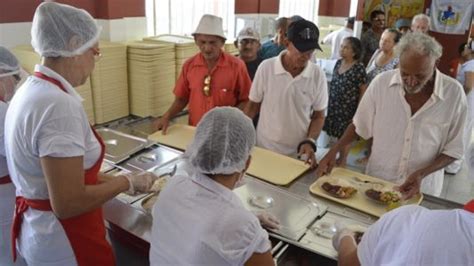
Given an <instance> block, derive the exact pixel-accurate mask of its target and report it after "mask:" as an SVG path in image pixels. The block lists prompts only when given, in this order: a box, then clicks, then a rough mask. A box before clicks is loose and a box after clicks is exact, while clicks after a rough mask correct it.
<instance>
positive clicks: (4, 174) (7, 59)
mask: <svg viewBox="0 0 474 266" xmlns="http://www.w3.org/2000/svg"><path fill="white" fill-rule="evenodd" d="M19 81H20V66H19V64H18V60H17V59H16V57H15V56H14V55H13V54H12V53H11V52H10V51H8V50H7V49H6V48H5V47H2V46H0V227H1V228H0V265H2V266H7V265H26V263H25V261H24V260H23V258H19V259H18V260H17V261H16V263H13V260H12V257H11V241H10V229H11V226H12V218H13V212H14V208H15V186H14V185H13V183H12V181H11V179H10V175H9V174H8V167H7V159H6V157H5V144H4V141H3V137H4V135H3V132H4V122H5V115H6V113H7V109H8V102H9V101H10V100H11V98H12V96H13V94H14V92H15V88H16V86H17V85H18V82H19Z"/></svg>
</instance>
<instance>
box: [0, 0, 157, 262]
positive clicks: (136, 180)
mask: <svg viewBox="0 0 474 266" xmlns="http://www.w3.org/2000/svg"><path fill="white" fill-rule="evenodd" d="M31 35H32V42H31V43H32V45H33V47H34V49H35V51H36V52H37V53H38V54H40V55H41V56H42V62H41V64H40V65H36V66H35V73H34V76H31V77H29V78H28V79H27V80H26V81H25V83H23V85H22V86H21V87H20V88H19V89H18V91H17V92H16V94H15V96H14V97H13V99H12V100H11V102H10V106H9V108H8V111H7V115H6V122H5V150H6V156H7V162H8V168H9V171H10V177H11V179H12V181H13V183H14V184H15V186H16V195H17V199H16V208H15V217H14V221H13V226H12V240H13V244H16V247H17V249H18V251H19V252H20V253H21V255H22V256H23V257H24V258H25V260H26V262H27V263H28V265H35V266H37V265H48V266H52V265H61V266H62V265H105V266H108V265H114V255H113V253H112V249H111V247H110V245H109V243H108V242H107V240H106V238H105V234H106V231H105V226H104V220H103V217H102V209H101V205H102V204H103V203H105V202H106V201H107V200H109V199H111V198H113V197H114V196H116V195H117V194H119V193H121V192H124V191H128V192H130V193H134V192H137V191H148V190H149V188H150V187H151V185H152V183H153V181H154V179H155V178H156V177H155V176H154V175H153V174H151V173H140V174H137V175H127V176H118V177H115V178H113V177H109V176H105V175H102V174H99V170H100V166H101V164H102V159H103V156H104V144H103V142H102V140H101V138H100V137H99V136H98V135H97V134H96V132H95V131H94V129H93V128H92V127H91V126H90V125H89V123H88V120H87V116H86V114H85V112H84V109H83V107H82V104H81V100H82V99H81V98H80V96H79V95H78V94H77V92H76V91H75V89H74V87H76V86H79V85H82V84H83V83H84V82H85V81H86V80H87V78H88V77H89V75H90V74H91V72H92V70H93V69H94V65H95V59H96V57H98V56H99V55H100V52H99V47H98V39H99V29H98V27H97V26H96V24H95V22H94V20H93V18H92V17H91V16H90V15H89V14H88V13H87V12H86V11H84V10H82V9H77V8H74V7H71V6H67V5H62V4H57V3H53V2H47V3H42V4H40V5H39V6H38V8H37V10H36V12H35V15H34V17H33V23H32V29H31ZM15 239H16V241H15ZM13 251H14V254H13V256H14V258H15V255H16V249H15V248H13Z"/></svg>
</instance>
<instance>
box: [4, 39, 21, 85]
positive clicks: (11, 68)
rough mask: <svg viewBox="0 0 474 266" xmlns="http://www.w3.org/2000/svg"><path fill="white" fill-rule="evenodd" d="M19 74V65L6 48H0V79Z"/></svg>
mask: <svg viewBox="0 0 474 266" xmlns="http://www.w3.org/2000/svg"><path fill="white" fill-rule="evenodd" d="M19 73H20V65H19V64H18V60H17V59H16V57H15V56H14V55H13V54H12V53H11V52H10V51H8V49H7V48H5V47H3V46H0V77H6V76H11V75H15V74H19Z"/></svg>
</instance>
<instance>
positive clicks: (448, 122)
mask: <svg viewBox="0 0 474 266" xmlns="http://www.w3.org/2000/svg"><path fill="white" fill-rule="evenodd" d="M396 50H397V52H398V53H399V55H400V64H399V68H398V69H395V70H391V71H387V72H385V73H382V74H380V75H378V76H377V77H376V78H375V79H374V80H373V81H372V82H371V83H370V85H369V88H368V89H367V91H366V92H365V94H364V96H363V98H362V100H361V102H360V104H359V107H358V109H357V112H356V114H355V116H354V119H353V123H352V124H350V125H349V126H348V128H347V129H346V131H345V133H344V135H343V136H342V138H341V139H340V140H339V141H338V142H337V143H336V144H335V145H334V146H333V148H331V150H330V151H329V152H328V154H327V155H326V156H325V157H324V158H323V160H322V161H321V162H320V164H319V167H318V170H317V175H318V176H321V175H323V174H327V173H330V172H331V170H332V168H333V166H334V165H335V160H336V155H337V153H338V152H340V151H342V149H343V148H344V147H345V146H346V145H349V144H350V143H351V142H352V141H353V140H355V139H356V138H357V137H358V136H360V137H362V138H364V139H370V138H373V146H372V154H371V156H370V158H369V161H368V164H367V169H366V172H367V174H369V175H371V176H375V177H379V178H382V179H385V180H387V181H390V182H394V183H397V184H399V185H401V186H400V191H401V192H402V193H403V194H404V196H405V197H406V198H410V197H413V196H414V195H416V194H417V193H419V192H420V190H421V192H423V193H428V194H431V195H434V196H439V195H440V194H441V190H442V188H443V179H444V174H443V168H444V167H445V166H447V165H449V164H450V163H451V162H453V161H454V160H456V159H460V158H461V157H462V156H463V154H464V144H463V130H464V124H465V123H466V111H467V103H466V96H465V95H464V91H463V88H462V87H461V85H460V84H459V82H457V81H455V80H454V79H453V78H451V77H449V76H447V75H445V74H443V73H441V72H440V71H439V70H437V69H436V61H437V60H438V59H439V58H440V57H441V54H442V47H441V45H440V44H439V43H438V42H437V41H436V40H435V39H434V38H432V37H430V36H429V35H427V34H423V33H419V32H415V33H408V34H406V35H405V36H404V37H403V38H402V39H401V40H400V42H399V43H398V45H397V48H396Z"/></svg>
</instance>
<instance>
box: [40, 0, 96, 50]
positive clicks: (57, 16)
mask: <svg viewBox="0 0 474 266" xmlns="http://www.w3.org/2000/svg"><path fill="white" fill-rule="evenodd" d="M99 34H100V29H99V27H98V26H97V25H96V23H95V22H94V19H93V18H92V17H91V15H90V14H89V13H87V11H85V10H83V9H78V8H75V7H72V6H68V5H64V4H58V3H54V2H46V3H42V4H40V5H39V6H38V8H37V9H36V12H35V15H34V17H33V25H32V27H31V44H32V45H33V48H34V49H35V51H36V52H37V53H38V54H40V55H41V56H44V57H59V56H61V57H72V56H76V55H80V54H83V53H84V52H85V51H86V50H87V49H89V48H91V47H92V46H93V45H94V44H95V43H97V42H98V40H99Z"/></svg>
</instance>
